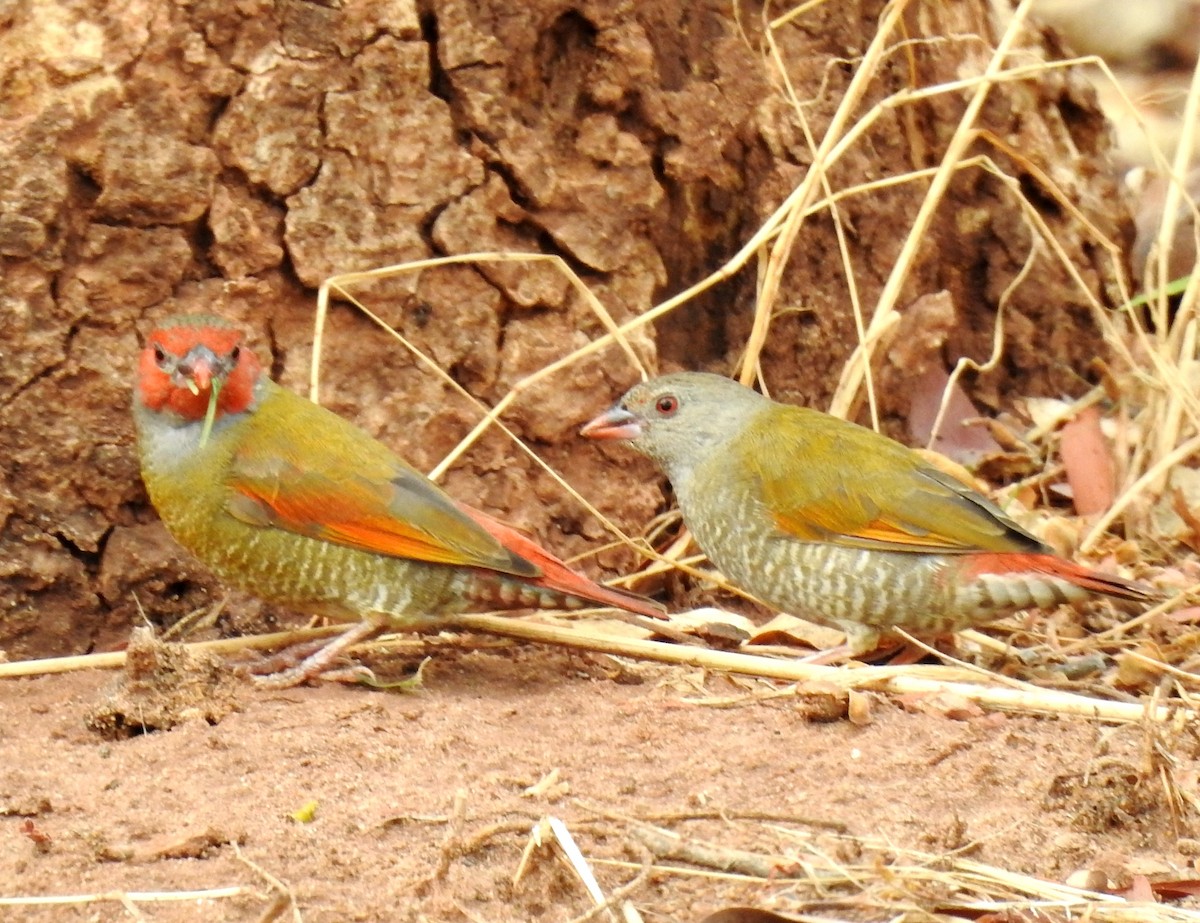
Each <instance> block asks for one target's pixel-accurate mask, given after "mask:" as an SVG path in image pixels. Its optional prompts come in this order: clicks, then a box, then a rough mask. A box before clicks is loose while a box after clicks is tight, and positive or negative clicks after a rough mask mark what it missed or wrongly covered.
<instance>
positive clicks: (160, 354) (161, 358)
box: [154, 343, 167, 367]
mask: <svg viewBox="0 0 1200 923" xmlns="http://www.w3.org/2000/svg"><path fill="white" fill-rule="evenodd" d="M154 361H155V362H157V363H158V364H159V366H160V367H161V366H166V364H167V351H166V350H165V349H163V348H162V347H161V346H159V345H158V344H157V343H155V344H154Z"/></svg>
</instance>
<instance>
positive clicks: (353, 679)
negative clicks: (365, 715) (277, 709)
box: [249, 619, 384, 689]
mask: <svg viewBox="0 0 1200 923" xmlns="http://www.w3.org/2000/svg"><path fill="white" fill-rule="evenodd" d="M383 627H384V626H383V625H382V624H380V623H379V622H376V621H373V620H370V619H368V620H366V621H362V622H359V623H358V624H357V625H354V626H352V627H351V628H349V629H347V630H346V631H345V632H343V633H342V634H340V635H338V636H337V637H336V638H333V639H332V640H329V641H325V640H322V641H321V642H320V643H318V644H317V645H315V647H314V645H313V643H312V642H311V641H305V642H303V643H301V644H295V645H292V646H291V647H289V648H285V649H284V650H282V651H280V652H279V653H277V654H273V655H271V656H270V657H264V658H263V659H262V660H260V661H259V662H258V663H256V664H254V665H252V666H251V667H250V668H249V672H250V674H251V675H252V679H253V681H254V685H256V686H258V687H260V688H263V689H290V688H291V687H292V686H299V685H302V684H303V683H306V682H309V681H311V680H329V681H332V682H341V683H363V682H365V683H367V684H368V685H370V684H372V683H373V681H374V680H375V674H374V673H372V672H371V670H370V669H368V668H367V667H364V666H362V665H361V664H351V665H349V666H334V663H335V661H337V659H338V658H339V657H341V656H342V654H343V653H344V652H345V651H346V649H347V648H349V647H351V646H353V645H355V644H358V643H359V642H360V641H365V640H367V639H368V638H370V637H371V636H372V635H375V634H378V633H379V632H380V631H382V630H383Z"/></svg>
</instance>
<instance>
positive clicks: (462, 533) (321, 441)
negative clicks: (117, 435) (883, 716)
mask: <svg viewBox="0 0 1200 923" xmlns="http://www.w3.org/2000/svg"><path fill="white" fill-rule="evenodd" d="M133 410H134V420H135V422H136V423H137V431H138V448H139V450H140V453H141V465H142V479H143V480H144V481H145V483H146V489H147V490H148V491H149V493H150V499H151V501H152V502H153V503H154V506H155V509H157V510H158V513H159V515H160V516H161V517H162V520H163V522H164V523H165V524H166V526H167V529H168V530H169V531H170V532H171V534H172V535H173V536H175V538H176V540H177V541H178V542H179V543H180V544H181V545H183V546H184V547H185V548H187V549H188V550H189V551H191V552H192V553H193V554H195V555H196V557H198V558H199V559H200V560H201V561H203V562H204V563H205V564H206V565H207V566H208V567H209V568H211V569H212V571H213V572H214V573H215V574H216V575H217V576H218V577H220V578H221V579H222V580H224V581H225V582H227V583H228V584H230V585H231V586H235V587H238V588H240V589H243V590H247V591H249V592H250V593H253V594H254V595H256V596H258V597H260V598H262V599H266V600H268V601H271V602H275V603H280V604H284V605H288V606H293V607H295V608H298V609H302V610H306V611H310V612H317V613H322V614H326V615H330V616H333V617H334V618H338V619H342V620H346V621H355V622H358V625H357V626H355V627H354V628H353V629H351V630H349V631H348V632H347V633H346V634H344V635H342V636H341V637H339V638H337V639H335V641H334V642H333V643H331V644H330V645H328V646H326V647H325V648H324V649H323V650H321V651H319V652H318V653H316V654H314V655H313V656H312V658H310V659H309V660H308V661H306V662H305V663H303V664H301V665H300V666H299V667H297V668H295V669H294V670H291V671H288V672H286V673H284V674H280V675H279V676H277V677H275V680H274V684H275V685H289V684H294V683H296V682H301V681H303V680H305V679H308V678H311V677H313V676H316V675H319V674H321V673H322V672H324V670H325V668H326V667H327V666H329V664H330V663H331V662H332V660H333V659H334V657H335V656H336V655H337V654H338V653H339V652H340V651H341V650H342V649H344V648H345V647H346V646H348V645H349V644H350V643H351V642H353V641H357V640H361V639H363V638H365V637H368V636H369V635H371V634H373V633H376V632H378V631H380V630H382V629H383V628H386V627H401V628H403V627H417V626H421V625H431V624H433V625H435V624H438V623H439V621H440V620H441V619H443V618H445V617H446V616H447V615H448V614H453V613H458V612H464V611H470V610H471V609H476V610H478V609H525V608H534V607H544V606H564V605H565V606H569V607H576V608H577V607H579V606H581V605H585V604H597V605H601V606H612V607H616V608H620V609H627V610H629V611H632V612H637V613H640V614H642V615H646V616H650V617H662V610H661V607H660V606H658V604H656V603H653V602H651V601H650V600H648V599H645V598H643V597H641V596H637V595H635V594H633V593H625V592H623V591H621V590H615V589H611V588H609V587H605V586H600V585H598V584H596V583H593V582H592V581H591V580H588V579H587V578H586V577H584V576H582V575H581V574H578V573H576V572H574V571H572V570H571V569H570V568H569V567H567V565H566V564H564V563H563V562H562V561H560V560H559V559H558V558H556V557H555V556H554V555H552V554H550V553H549V552H548V551H546V550H545V549H543V548H540V547H539V546H538V545H537V544H535V543H534V542H532V541H530V540H529V539H527V538H525V537H524V536H523V535H521V534H520V533H518V532H517V531H516V530H514V529H512V528H509V527H508V526H506V525H504V524H503V523H501V522H498V521H497V520H495V519H492V518H491V517H490V516H488V515H486V514H485V513H482V512H480V511H479V510H475V509H472V508H471V507H469V506H467V505H466V504H464V503H459V502H458V501H456V500H454V499H453V498H452V497H450V496H449V495H448V494H446V493H445V492H444V491H442V489H441V488H439V487H438V486H437V485H436V484H434V483H433V482H431V481H430V480H429V479H428V478H426V477H425V476H424V475H422V474H421V473H420V472H418V471H417V470H416V469H414V468H412V467H410V466H409V465H407V464H405V463H404V462H403V461H401V460H400V459H399V458H397V457H396V456H395V455H393V454H392V453H391V452H390V451H389V450H388V449H387V448H386V447H385V446H384V445H383V444H382V443H380V442H377V441H376V440H374V439H372V438H371V437H370V436H369V435H368V434H367V433H365V432H364V431H363V430H361V429H359V428H358V427H356V426H355V425H353V424H352V423H350V422H348V421H346V420H343V419H342V418H341V417H339V416H337V415H336V414H333V413H331V412H330V411H328V410H326V409H325V408H323V407H320V406H318V405H316V404H314V403H312V402H311V401H308V400H306V399H305V398H303V397H300V396H299V395H298V394H293V393H292V392H291V391H288V390H286V389H285V388H281V387H279V385H277V384H275V383H274V382H273V381H271V379H270V378H268V377H267V376H266V375H265V374H264V373H263V371H262V367H261V366H260V365H259V362H258V360H257V359H256V358H255V356H254V353H253V352H251V351H250V349H249V348H247V347H246V346H245V345H243V343H242V334H241V332H240V331H239V330H237V329H236V328H234V327H232V326H231V325H229V324H227V323H225V322H224V321H222V320H221V319H219V318H216V317H207V316H195V315H193V316H186V317H177V318H172V319H170V320H168V321H165V322H164V323H162V324H161V325H160V326H159V327H158V329H156V330H154V331H153V332H152V333H151V334H150V336H149V337H148V339H147V341H146V346H145V348H144V349H143V350H142V355H141V361H140V363H139V365H138V372H137V380H136V382H135V385H134V399H133Z"/></svg>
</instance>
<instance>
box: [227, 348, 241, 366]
mask: <svg viewBox="0 0 1200 923" xmlns="http://www.w3.org/2000/svg"><path fill="white" fill-rule="evenodd" d="M241 355H242V347H240V346H235V347H233V349H231V350H230V351H229V358H230V360H232V361H233V362H237V361H238V359H239V358H240V357H241Z"/></svg>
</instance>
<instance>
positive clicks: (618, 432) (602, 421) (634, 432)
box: [579, 407, 642, 439]
mask: <svg viewBox="0 0 1200 923" xmlns="http://www.w3.org/2000/svg"><path fill="white" fill-rule="evenodd" d="M579 435H580V436H586V437H587V438H588V439H637V438H638V437H639V436H640V435H642V424H641V423H639V422H638V419H637V417H635V416H634V415H633V414H631V413H630V412H629V411H628V410H626V409H625V408H624V407H613V408H612V409H611V410H606V411H605V412H604V413H602V414H600V416H598V417H596V419H594V420H592V421H591V422H590V423H587V424H586V425H585V426H584V427H583V429H581V430H580V431H579Z"/></svg>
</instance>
